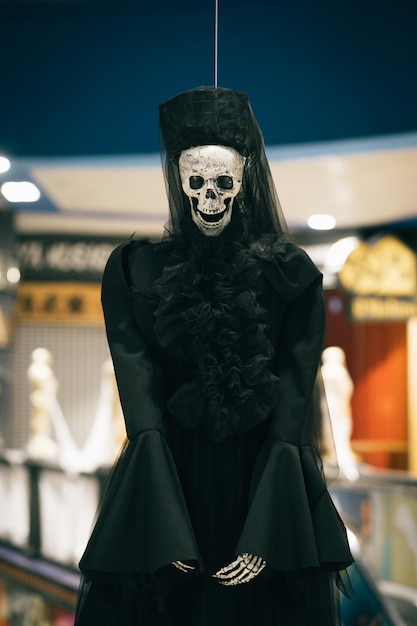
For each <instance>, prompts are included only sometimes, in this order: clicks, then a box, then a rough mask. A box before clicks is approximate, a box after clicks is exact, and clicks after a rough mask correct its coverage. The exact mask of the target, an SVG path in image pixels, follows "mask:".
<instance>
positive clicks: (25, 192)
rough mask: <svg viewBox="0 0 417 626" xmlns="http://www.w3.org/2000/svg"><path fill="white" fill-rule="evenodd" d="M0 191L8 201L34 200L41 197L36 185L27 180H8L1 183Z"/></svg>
mask: <svg viewBox="0 0 417 626" xmlns="http://www.w3.org/2000/svg"><path fill="white" fill-rule="evenodd" d="M0 191H1V193H2V194H3V196H4V197H5V198H6V200H8V201H9V202H36V201H37V200H39V198H40V197H41V192H40V191H39V189H38V188H37V187H36V185H34V184H33V183H30V182H28V181H19V182H15V181H8V182H7V183H3V184H2V186H1V187H0Z"/></svg>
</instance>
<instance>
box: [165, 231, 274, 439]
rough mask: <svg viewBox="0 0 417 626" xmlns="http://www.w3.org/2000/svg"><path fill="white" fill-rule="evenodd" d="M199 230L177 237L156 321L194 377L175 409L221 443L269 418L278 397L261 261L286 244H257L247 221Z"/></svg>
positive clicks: (174, 412)
mask: <svg viewBox="0 0 417 626" xmlns="http://www.w3.org/2000/svg"><path fill="white" fill-rule="evenodd" d="M232 224H233V222H232ZM192 234H193V236H192V237H190V236H187V235H184V232H183V234H182V235H181V236H176V237H173V238H172V243H173V246H172V251H171V253H170V255H169V257H168V259H167V261H166V262H165V265H164V268H163V271H162V275H161V277H160V279H159V280H158V281H157V282H156V283H155V289H156V291H157V294H158V295H159V297H160V301H159V304H158V306H157V309H156V312H155V316H156V320H155V325H154V327H155V332H156V335H157V338H158V341H159V343H160V345H161V346H162V347H164V348H166V349H168V350H170V351H171V352H174V353H177V354H178V356H180V357H183V356H184V354H187V355H188V356H189V360H190V379H189V382H187V383H186V384H184V385H183V386H182V387H180V388H179V389H178V390H177V391H176V392H175V393H174V395H173V396H172V397H171V399H170V401H169V404H168V408H169V410H170V412H171V413H172V415H173V416H174V417H175V418H176V419H177V420H178V421H179V422H180V423H181V424H183V426H185V427H187V428H202V429H203V430H204V431H205V432H206V434H207V435H208V437H209V438H210V439H212V440H215V441H218V440H222V439H224V438H225V437H228V436H230V435H233V434H241V433H244V432H247V431H248V430H249V429H250V428H252V427H253V426H255V425H256V424H258V423H260V422H262V421H263V420H264V419H265V418H266V417H268V415H269V414H270V412H271V410H272V408H273V407H274V405H275V403H276V401H277V397H278V379H277V377H276V376H275V375H274V374H273V373H272V371H271V370H270V369H269V364H270V361H271V358H272V357H273V348H272V345H271V343H270V341H269V339H268V338H267V334H266V332H265V331H266V328H267V316H266V312H265V310H264V309H263V307H262V306H261V304H260V294H261V291H262V286H263V275H262V263H261V260H262V258H263V257H265V255H266V256H268V255H270V254H272V252H271V250H272V249H273V248H275V253H276V249H277V247H278V246H281V248H282V242H280V240H279V237H278V236H269V237H267V238H266V239H265V240H264V241H263V243H262V241H257V242H252V241H250V238H249V236H248V235H247V233H246V231H245V228H244V225H243V226H242V223H239V221H237V224H236V222H235V224H233V227H230V228H228V229H226V230H225V232H224V233H222V234H221V235H220V236H219V237H214V238H211V237H205V236H203V235H200V236H199V234H198V233H196V232H193V233H192Z"/></svg>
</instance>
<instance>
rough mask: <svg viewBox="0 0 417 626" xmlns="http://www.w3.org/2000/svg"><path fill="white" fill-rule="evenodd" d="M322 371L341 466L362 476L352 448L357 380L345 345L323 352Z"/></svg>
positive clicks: (350, 473)
mask: <svg viewBox="0 0 417 626" xmlns="http://www.w3.org/2000/svg"><path fill="white" fill-rule="evenodd" d="M321 373H322V377H323V383H324V389H325V392H326V400H327V405H328V409H329V413H330V421H331V425H332V430H333V438H334V444H335V447H336V455H337V461H338V464H339V467H340V469H341V471H342V472H343V474H345V475H346V476H347V477H348V478H356V477H357V476H358V470H357V458H356V455H355V453H354V452H353V450H352V448H351V443H350V439H351V434H352V410H351V400H352V394H353V382H352V379H351V377H350V375H349V372H348V370H347V368H346V357H345V353H344V351H343V350H342V348H340V347H338V346H330V347H329V348H326V349H325V350H324V351H323V355H322V367H321Z"/></svg>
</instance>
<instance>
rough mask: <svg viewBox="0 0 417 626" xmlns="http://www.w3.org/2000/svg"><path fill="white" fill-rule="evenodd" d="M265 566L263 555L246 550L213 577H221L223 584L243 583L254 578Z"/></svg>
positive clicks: (220, 581) (220, 580)
mask: <svg viewBox="0 0 417 626" xmlns="http://www.w3.org/2000/svg"><path fill="white" fill-rule="evenodd" d="M265 566H266V561H264V560H263V559H261V557H259V556H254V555H253V554H248V553H247V552H244V553H243V554H239V555H238V557H237V558H236V559H235V560H234V561H233V563H230V565H226V567H222V569H220V570H219V571H218V572H216V573H215V574H214V575H213V578H217V579H219V580H218V582H219V583H220V584H221V585H226V586H230V585H242V584H243V583H248V582H250V581H251V580H253V579H254V578H255V576H257V575H258V574H260V573H261V572H262V570H263V569H264V567H265Z"/></svg>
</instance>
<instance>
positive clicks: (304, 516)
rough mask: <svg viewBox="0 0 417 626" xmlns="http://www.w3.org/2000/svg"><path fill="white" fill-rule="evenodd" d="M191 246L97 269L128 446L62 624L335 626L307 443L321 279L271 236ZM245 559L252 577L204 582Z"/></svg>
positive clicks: (326, 510)
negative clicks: (71, 616) (229, 583)
mask: <svg viewBox="0 0 417 626" xmlns="http://www.w3.org/2000/svg"><path fill="white" fill-rule="evenodd" d="M205 239H206V240H210V239H211V240H210V241H207V242H206V243H204V244H203V245H199V244H198V243H196V244H193V243H190V242H187V244H186V245H185V244H184V245H177V244H176V243H175V242H173V241H172V240H166V241H163V242H161V243H158V244H153V243H148V242H145V241H131V242H128V243H126V244H124V245H122V246H120V247H119V248H117V249H116V250H115V251H114V252H113V254H112V255H111V257H110V259H109V261H108V264H107V267H106V270H105V274H104V277H103V290H102V301H103V308H104V313H105V321H106V329H107V335H108V341H109V346H110V349H111V353H112V357H113V361H114V366H115V372H116V377H117V381H118V387H119V392H120V397H121V402H122V407H123V411H124V415H125V421H126V429H127V435H128V443H127V445H126V447H125V449H124V451H123V452H122V454H121V456H120V459H119V460H118V462H117V464H116V467H115V469H114V471H113V474H112V477H111V481H110V484H109V488H108V491H107V493H106V496H105V498H104V501H103V504H102V507H101V510H100V513H99V516H98V519H97V522H96V525H95V528H94V530H93V533H92V536H91V538H90V541H89V543H88V546H87V548H86V551H85V553H84V555H83V557H82V560H81V562H80V568H81V571H82V573H83V576H84V585H83V590H82V592H81V594H80V601H79V607H78V614H77V619H76V624H77V626H84V625H88V626H95V625H97V626H99V625H100V626H116V625H117V626H119V625H124V624H125V625H127V626H133V625H135V626H150V625H153V626H165V625H166V626H168V625H169V626H180V625H181V626H226V625H227V626H237V625H240V626H242V625H243V626H246V625H247V626H249V625H251V626H278V625H294V626H301V625H308V626H313V625H314V626H327V625H333V624H336V623H337V621H338V617H337V601H336V595H335V581H336V579H337V578H338V576H339V572H340V571H341V570H343V569H344V568H345V567H346V566H348V565H349V564H350V563H351V561H352V557H351V554H350V551H349V547H348V543H347V538H346V532H345V528H344V526H343V523H342V521H341V520H340V518H339V515H338V513H337V512H336V510H335V508H334V505H333V503H332V500H331V498H330V496H329V494H328V491H327V488H326V484H325V481H324V479H323V476H322V473H321V471H320V464H319V461H318V459H317V456H316V451H315V447H314V445H313V387H314V384H315V379H316V374H317V369H318V365H319V361H320V356H321V349H322V340H323V332H324V322H325V320H324V308H323V299H322V290H321V274H320V273H319V272H318V270H317V269H316V267H315V266H314V265H313V264H312V262H311V261H310V259H309V258H308V257H307V255H306V254H305V253H304V252H302V251H301V250H300V249H299V248H297V247H296V246H294V245H293V244H291V243H284V244H283V243H282V242H279V241H278V239H279V238H278V237H275V239H274V237H273V236H270V237H269V239H268V238H266V239H264V240H263V241H260V242H259V241H258V242H255V243H254V242H252V243H251V244H250V245H241V244H238V243H236V242H234V241H232V240H230V239H227V237H223V238H205ZM213 239H216V241H213ZM244 552H247V553H249V554H253V555H257V556H261V557H262V558H263V559H265V560H266V562H267V567H266V568H265V569H264V570H263V572H262V573H261V574H260V575H259V576H257V577H256V578H255V579H254V580H253V581H252V582H250V583H247V584H244V585H237V586H235V587H224V586H221V585H220V584H219V583H218V582H217V581H216V579H214V578H213V574H214V573H215V572H216V571H217V570H218V569H219V568H221V567H223V566H225V565H227V564H228V563H230V562H231V561H233V560H234V558H235V555H237V554H241V553H244ZM176 560H181V561H185V562H188V563H190V564H192V565H194V566H195V569H194V570H193V571H192V572H190V573H187V574H184V573H182V572H180V571H178V570H177V569H176V568H174V567H173V566H172V565H171V563H172V562H173V561H176ZM336 582H337V581H336Z"/></svg>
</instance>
